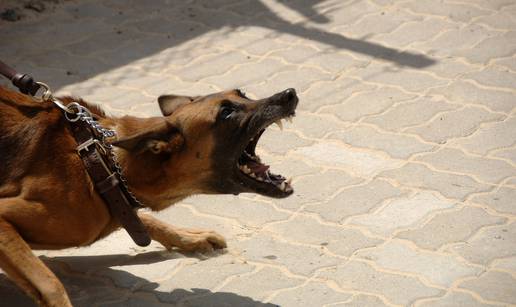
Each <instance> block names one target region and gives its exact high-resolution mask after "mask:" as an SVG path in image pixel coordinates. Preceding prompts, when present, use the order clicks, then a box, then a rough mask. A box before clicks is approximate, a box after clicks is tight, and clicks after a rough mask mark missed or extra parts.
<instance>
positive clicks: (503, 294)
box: [459, 271, 516, 304]
mask: <svg viewBox="0 0 516 307" xmlns="http://www.w3.org/2000/svg"><path fill="white" fill-rule="evenodd" d="M459 287H460V288H463V289H468V290H471V291H474V292H476V293H478V295H480V296H481V297H482V298H484V299H487V300H490V301H496V302H501V303H506V304H516V292H515V291H514V289H516V279H515V278H514V277H513V276H511V275H509V274H507V273H502V272H496V271H489V272H487V273H485V274H482V276H480V277H478V278H476V279H470V280H466V281H464V282H462V283H461V284H460V285H459Z"/></svg>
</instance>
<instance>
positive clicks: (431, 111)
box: [364, 97, 458, 131]
mask: <svg viewBox="0 0 516 307" xmlns="http://www.w3.org/2000/svg"><path fill="white" fill-rule="evenodd" d="M455 109H458V106H456V105H453V104H450V103H447V102H444V101H442V100H437V99H433V98H431V97H420V98H417V99H415V100H413V101H407V102H403V103H400V104H396V105H395V106H393V107H392V108H390V109H388V110H387V112H385V113H382V114H379V115H375V116H371V117H368V118H365V119H364V121H365V122H368V123H372V124H375V125H377V126H379V127H381V128H382V129H386V130H391V131H401V130H402V129H403V128H405V127H409V126H415V125H421V124H423V123H425V122H427V121H428V120H430V119H431V118H432V117H434V116H435V115H436V114H437V113H439V112H444V111H450V110H455Z"/></svg>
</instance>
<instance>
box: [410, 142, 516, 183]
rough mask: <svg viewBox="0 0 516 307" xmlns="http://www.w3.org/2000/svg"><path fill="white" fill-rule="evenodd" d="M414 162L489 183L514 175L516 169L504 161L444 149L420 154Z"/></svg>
mask: <svg viewBox="0 0 516 307" xmlns="http://www.w3.org/2000/svg"><path fill="white" fill-rule="evenodd" d="M416 160H419V161H424V162H427V163H429V164H431V165H432V166H434V167H435V168H437V169H440V170H445V171H451V172H458V173H464V174H471V175H473V176H475V177H477V178H479V179H481V180H484V181H485V182H490V183H498V182H500V181H501V180H502V179H504V178H507V177H510V176H514V175H516V168H514V167H512V166H511V165H510V164H508V163H507V162H505V161H500V160H495V159H485V158H484V159H482V158H479V157H472V156H468V155H466V154H464V152H462V151H460V150H457V149H448V148H445V149H442V150H439V151H437V152H434V153H428V154H422V155H421V156H419V157H417V158H416Z"/></svg>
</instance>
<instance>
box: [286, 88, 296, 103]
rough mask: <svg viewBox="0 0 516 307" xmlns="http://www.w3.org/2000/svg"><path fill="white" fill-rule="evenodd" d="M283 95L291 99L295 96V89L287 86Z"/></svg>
mask: <svg viewBox="0 0 516 307" xmlns="http://www.w3.org/2000/svg"><path fill="white" fill-rule="evenodd" d="M283 97H284V98H285V99H287V100H289V101H290V100H293V99H295V98H297V94H296V90H295V89H293V88H289V89H286V90H284V91H283Z"/></svg>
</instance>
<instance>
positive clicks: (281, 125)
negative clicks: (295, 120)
mask: <svg viewBox="0 0 516 307" xmlns="http://www.w3.org/2000/svg"><path fill="white" fill-rule="evenodd" d="M274 123H275V124H276V125H278V127H279V128H280V130H282V131H283V123H282V122H281V119H278V120H277V121H275V122H274Z"/></svg>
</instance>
